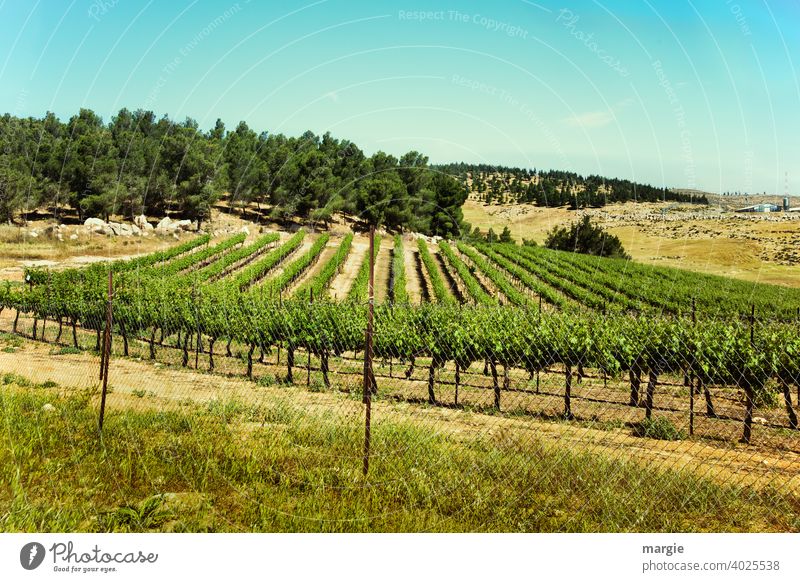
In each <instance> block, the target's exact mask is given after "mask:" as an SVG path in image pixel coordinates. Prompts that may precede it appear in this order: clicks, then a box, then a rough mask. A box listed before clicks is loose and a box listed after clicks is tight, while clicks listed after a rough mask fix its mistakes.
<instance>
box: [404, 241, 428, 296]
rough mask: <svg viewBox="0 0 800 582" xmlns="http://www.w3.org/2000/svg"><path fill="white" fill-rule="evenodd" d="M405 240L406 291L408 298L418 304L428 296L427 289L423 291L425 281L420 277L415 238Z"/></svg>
mask: <svg viewBox="0 0 800 582" xmlns="http://www.w3.org/2000/svg"><path fill="white" fill-rule="evenodd" d="M403 242H404V244H403V248H404V250H405V253H404V256H403V262H404V264H405V268H406V292H407V293H408V300H409V301H410V302H411V303H412V304H414V305H418V304H420V303H422V301H423V299H424V298H425V297H426V294H427V289H426V290H424V291H423V288H422V285H424V284H425V283H424V282H421V281H420V279H419V270H418V268H417V251H416V250H415V249H414V247H415V243H414V240H413V239H411V240H408V241H403Z"/></svg>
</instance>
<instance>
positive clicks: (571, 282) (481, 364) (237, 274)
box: [0, 229, 800, 448]
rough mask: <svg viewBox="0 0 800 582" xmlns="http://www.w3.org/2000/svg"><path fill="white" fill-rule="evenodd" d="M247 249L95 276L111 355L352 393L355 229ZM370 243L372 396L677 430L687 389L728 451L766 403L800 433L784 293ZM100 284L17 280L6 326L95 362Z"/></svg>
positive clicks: (195, 252)
mask: <svg viewBox="0 0 800 582" xmlns="http://www.w3.org/2000/svg"><path fill="white" fill-rule="evenodd" d="M246 238H247V237H246V236H245V235H244V234H238V235H235V236H231V237H228V238H224V239H222V240H214V241H212V240H211V239H210V237H209V236H208V235H205V236H200V237H197V238H194V239H192V240H190V241H189V242H186V243H183V244H181V245H177V246H175V247H173V248H171V249H169V250H167V251H163V252H159V253H154V254H151V255H146V256H142V257H139V258H136V259H133V260H129V261H117V262H114V263H111V264H110V270H111V272H113V301H112V303H113V324H112V325H113V329H112V333H113V336H115V337H117V338H118V341H117V343H119V341H121V342H122V355H125V356H127V355H129V354H130V353H131V351H132V350H134V349H135V348H134V347H131V346H142V353H143V354H144V355H145V357H147V358H149V359H152V360H158V359H165V360H166V361H170V359H171V358H174V359H175V363H176V364H177V363H180V365H182V366H184V367H191V366H194V367H198V368H203V367H204V368H205V369H208V370H211V371H214V370H215V369H216V370H218V371H219V370H221V369H225V370H229V371H231V372H232V373H236V372H235V371H234V370H235V369H236V366H237V365H238V364H237V362H240V361H241V362H242V368H243V369H241V370H239V372H238V373H241V374H243V375H246V376H247V377H248V378H256V379H258V375H259V372H258V370H260V369H263V370H264V372H266V371H267V370H269V374H270V376H271V377H275V378H278V377H282V378H285V380H286V381H288V382H290V383H291V382H295V380H296V378H295V374H296V371H297V369H298V368H301V369H302V370H303V371H304V372H305V376H306V381H307V382H309V383H310V381H311V372H312V371H313V372H314V374H315V378H316V377H317V375H319V377H320V380H321V382H322V384H323V385H324V387H325V388H330V387H331V386H332V385H347V382H343V381H341V379H344V378H347V376H348V375H350V380H349V382H350V383H351V384H352V383H353V382H356V381H357V377H358V375H359V374H360V373H361V372H360V371H359V368H358V366H357V365H355V364H353V362H355V361H359V358H361V357H362V356H361V354H363V351H364V341H365V340H364V329H365V327H366V316H367V310H366V304H367V297H368V279H369V264H370V261H369V258H368V257H354V256H352V249H353V248H354V245H353V241H354V235H353V234H352V233H349V234H347V235H345V236H340V235H337V236H332V235H331V234H329V233H322V234H311V233H308V232H306V231H305V230H303V229H300V230H298V231H297V232H296V233H294V234H292V235H290V236H289V235H284V236H281V235H279V234H278V233H268V234H262V235H259V236H257V237H253V239H252V240H249V241H248V240H246ZM382 244H383V245H384V246H383V248H384V249H385V250H388V251H390V254H389V255H388V256H389V257H390V260H389V261H388V262H387V263H386V265H385V267H386V268H388V269H389V273H388V274H386V273H384V274H383V278H384V280H386V281H388V289H386V292H385V293H384V296H385V297H386V300H385V301H383V302H382V303H380V304H379V305H377V306H376V309H375V333H374V338H375V341H374V357H375V358H377V359H378V360H379V361H381V362H382V363H387V364H388V366H389V374H388V375H385V376H386V377H385V378H381V376H380V374H379V375H378V378H379V379H378V392H379V393H385V394H388V395H392V396H394V397H396V398H405V399H406V400H409V401H421V402H427V403H428V404H431V405H445V404H446V405H454V406H477V407H478V408H479V409H481V410H486V411H491V410H496V411H507V410H519V411H523V412H526V413H529V414H541V413H543V412H544V411H543V410H538V411H537V410H536V396H537V395H541V394H542V385H543V382H544V383H546V384H547V385H548V386H549V388H548V390H549V391H550V392H549V393H550V394H555V393H557V392H560V395H559V399H560V400H561V401H562V406H561V410H560V412H559V415H560V416H561V417H562V418H565V419H574V418H575V417H576V414H577V415H579V416H580V415H582V414H583V412H582V408H583V407H584V406H585V407H586V410H590V409H591V410H593V411H594V409H595V408H597V407H596V406H593V403H594V404H596V403H603V404H604V405H609V406H613V407H617V408H619V407H623V406H626V407H629V408H630V409H632V410H636V409H643V413H642V414H643V416H644V419H646V420H649V419H651V417H652V416H653V415H654V412H655V413H659V412H660V411H672V413H673V414H675V413H676V411H677V414H678V417H679V419H678V421H677V422H680V423H681V424H687V419H686V418H685V416H687V415H688V416H689V419H688V424H689V428H690V432H692V433H693V432H694V425H695V424H696V423H697V422H700V421H699V420H695V419H696V417H699V416H701V415H700V414H699V413H698V414H695V396H697V399H702V400H703V401H704V406H703V408H704V410H703V413H702V416H703V417H704V430H706V431H709V433H710V434H716V435H719V436H723V435H724V436H725V437H726V438H731V439H733V438H735V437H734V435H733V432H732V429H731V425H732V422H733V421H734V420H735V417H737V416H738V418H739V420H738V421H736V422H740V423H742V424H741V440H743V441H744V442H750V440H751V438H752V430H753V422H754V421H753V419H754V417H756V411H757V408H758V407H759V406H760V405H761V404H762V403H765V402H776V401H777V402H780V405H779V406H778V407H777V410H780V408H783V410H784V413H783V414H784V416H783V420H781V418H780V415H779V414H777V413H776V412H775V411H774V410H766V411H765V412H763V413H760V414H761V416H759V417H758V418H759V419H760V420H761V422H762V423H763V422H764V418H765V417H769V420H768V424H769V425H773V426H775V427H781V426H782V427H786V428H788V429H796V428H797V426H798V423H797V416H796V412H795V410H794V406H795V404H793V400H794V402H795V403H796V400H795V398H794V397H793V394H792V391H793V389H794V388H797V390H798V396H800V334H798V319H797V313H798V311H799V310H800V293H798V292H797V291H794V290H789V289H784V288H779V287H773V286H768V285H753V284H748V283H743V282H740V281H735V280H732V279H725V278H720V277H712V276H702V275H697V274H695V273H688V272H683V271H679V270H676V269H659V268H654V267H647V266H643V265H638V264H636V263H632V262H630V261H619V260H610V259H600V258H597V257H588V256H580V255H575V254H572V253H564V252H556V251H550V250H546V249H540V248H536V247H519V246H515V245H502V244H491V245H490V244H477V245H475V246H470V245H468V244H465V243H463V242H453V243H447V242H445V241H441V242H439V243H438V249H436V250H433V249H432V248H431V247H430V246H429V245H428V244H427V243H426V242H425V240H424V239H421V238H420V239H417V240H413V239H407V240H404V238H403V237H402V236H400V235H396V236H394V237H380V236H376V241H375V256H376V257H377V255H378V253H379V251H380V250H381V248H382V246H381V245H382ZM408 252H411V253H413V264H415V265H416V267H417V275H418V277H416V278H415V280H418V281H419V283H418V284H419V285H420V286H424V287H425V288H424V289H420V290H415V292H416V293H415V294H416V295H417V296H419V297H422V298H424V299H423V300H422V302H421V303H414V304H412V303H411V302H410V301H409V291H408V289H407V281H408V277H407V273H406V261H405V257H406V253H408ZM323 256H324V257H325V260H324V261H323V262H320V258H321V257H323ZM355 260H358V261H360V263H358V265H359V267H358V270H357V273H356V275H355V277H354V278H353V280H352V283H351V285H350V288H349V291H348V293H347V295H346V296H345V297H339V298H334V297H332V296H331V293H329V289H330V286H331V284H332V282H333V281H334V280H335V278H336V277H337V276H339V275H340V273H341V272H342V270H343V269H344V268H345V266H346V265H348V264H349V263H348V261H355ZM387 266H388V267H387ZM108 272H109V266H108V265H101V264H95V265H92V266H89V267H87V268H83V269H69V270H64V271H52V272H51V271H46V270H37V269H30V270H28V272H27V273H26V281H27V284H26V285H24V286H22V285H20V286H12V285H11V284H6V285H5V286H4V287H3V289H2V291H0V301H1V302H2V303H1V305H2V308H3V309H8V310H13V312H14V318H13V323H11V322H10V321H9V323H10V326H11V329H10V330H9V331H12V332H13V333H26V334H27V335H29V336H30V337H32V338H33V339H40V340H46V341H52V342H56V343H62V344H65V345H72V346H73V347H75V348H83V347H85V348H88V349H91V348H92V345H91V344H92V342H91V341H89V340H87V339H86V338H91V339H93V340H94V349H96V350H99V349H100V342H101V333H102V331H103V329H104V326H105V318H106V308H107V297H106V286H107V278H108ZM380 275H381V274H380V273H376V277H378V276H380ZM21 320H22V321H21ZM25 325H27V326H28V328H29V331H23V328H24V326H25ZM28 328H25V329H28ZM47 330H50V334H51V335H50V336H49V338H48V336H47ZM65 330H67V331H66V332H65ZM87 342H88V343H87ZM220 345H224V346H225V347H224V348H223V349H220V348H219V347H218V346H220ZM281 352H283V354H282V353H281ZM201 354H202V356H203V358H202V360H201V358H200V355H201ZM268 354H269V355H270V356H268ZM301 356H302V357H301ZM282 357H283V359H282ZM270 358H271V359H270ZM225 359H228V360H232V363H230V364H221V363H220V362H221V360H225ZM401 367H402V369H401ZM543 377H546V378H547V380H546V381H545V380H543ZM558 378H560V379H561V380H558ZM592 379H594V380H595V384H596V386H595V387H594V388H592V389H590V388H589V386H592V385H593V384H592ZM599 383H601V384H602V388H600V384H599ZM558 384H560V385H561V386H560V388H558ZM593 390H594V391H593ZM678 392H682V393H683V394H684V395H683V396H678V395H677V393H678ZM526 394H528V395H530V398H529V399H528V401H525V399H524V398H522V396H524V395H526ZM576 402H579V403H580V404H578V405H576V404H575V403H576ZM732 403H735V406H734V405H733V404H732ZM732 407H733V408H732ZM737 407H738V408H739V410H740V412H738V413H737V412H736V409H737ZM605 408H608V407H605ZM697 408H698V410H699V409H700V407H699V406H698V407H697ZM576 409H577V410H576ZM721 411H725V413H724V414H723V412H721ZM603 412H604V411H603V410H599V411H598V414H602V413H603ZM617 417H619V413H618V412H617V413H614V414H612V418H617ZM625 418H627V419H629V420H632V418H631V417H630V416H629V415H628V414H626V415H625ZM707 419H718V425H719V427H718V428H715V427H714V426H713V425H709V424H708V422H705V421H706V420H707ZM794 438H795V437H794V436H792V437H790V438H789V441H788V442H794ZM784 440H785V439H784ZM795 448H796V447H795Z"/></svg>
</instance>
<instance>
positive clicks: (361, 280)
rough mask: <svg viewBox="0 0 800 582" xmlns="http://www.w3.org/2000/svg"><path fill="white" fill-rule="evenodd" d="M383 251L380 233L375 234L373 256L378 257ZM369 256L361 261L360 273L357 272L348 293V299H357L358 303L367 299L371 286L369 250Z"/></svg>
mask: <svg viewBox="0 0 800 582" xmlns="http://www.w3.org/2000/svg"><path fill="white" fill-rule="evenodd" d="M380 251H381V236H380V235H379V234H376V235H375V242H374V252H373V258H374V259H377V257H378V253H380ZM366 254H367V256H366V257H364V262H363V263H361V266H360V267H359V269H358V273H357V274H356V277H355V279H353V285H352V287H350V291H349V292H348V293H347V299H348V300H349V301H355V302H356V303H360V302H362V301H366V300H367V293H368V289H367V287H368V286H369V251H367V253H366Z"/></svg>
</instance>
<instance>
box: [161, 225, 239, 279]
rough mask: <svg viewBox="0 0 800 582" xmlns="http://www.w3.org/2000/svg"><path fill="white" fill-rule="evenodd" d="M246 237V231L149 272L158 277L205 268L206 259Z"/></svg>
mask: <svg viewBox="0 0 800 582" xmlns="http://www.w3.org/2000/svg"><path fill="white" fill-rule="evenodd" d="M245 238H247V237H246V235H245V234H244V233H239V234H237V235H234V236H232V237H229V238H227V239H225V240H223V241H222V242H220V243H218V244H216V245H214V246H213V247H206V248H204V249H202V250H200V251H198V252H196V253H192V254H189V255H186V256H185V257H181V258H180V259H176V260H173V261H170V262H169V263H167V264H165V265H163V266H161V267H157V268H154V269H151V270H150V272H148V273H147V274H148V275H153V276H156V277H172V276H174V275H177V274H179V273H180V272H181V271H185V270H186V269H190V268H203V267H205V266H207V265H206V261H208V260H209V259H213V258H214V257H217V256H218V255H221V254H222V253H224V252H225V251H227V250H228V249H231V248H233V247H234V246H236V245H240V244H242V243H243V242H244V240H245Z"/></svg>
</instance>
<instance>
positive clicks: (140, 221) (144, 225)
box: [133, 214, 153, 230]
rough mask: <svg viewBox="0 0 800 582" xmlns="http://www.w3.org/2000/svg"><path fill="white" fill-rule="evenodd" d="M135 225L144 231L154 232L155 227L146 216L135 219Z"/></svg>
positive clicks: (141, 215)
mask: <svg viewBox="0 0 800 582" xmlns="http://www.w3.org/2000/svg"><path fill="white" fill-rule="evenodd" d="M133 224H135V225H136V226H137V227H139V228H140V229H142V230H153V225H152V224H150V223H149V222H147V217H146V216H145V215H144V214H140V215H139V216H134V217H133Z"/></svg>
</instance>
